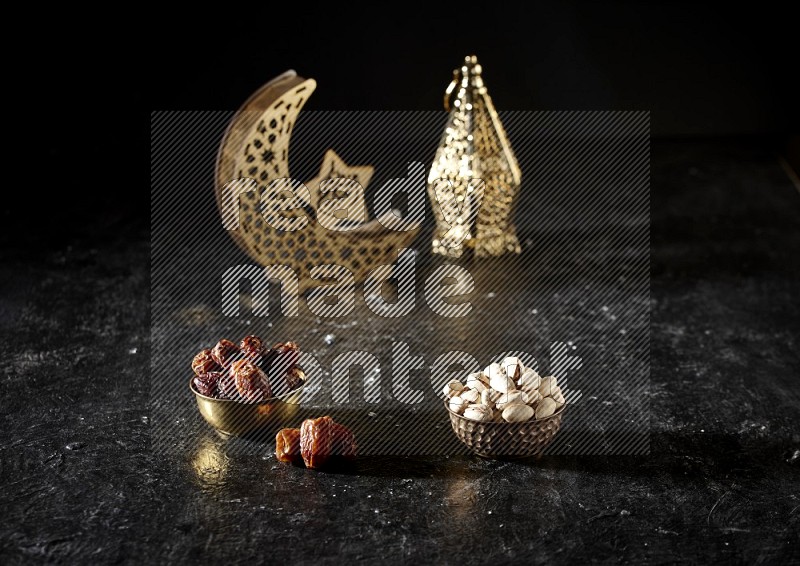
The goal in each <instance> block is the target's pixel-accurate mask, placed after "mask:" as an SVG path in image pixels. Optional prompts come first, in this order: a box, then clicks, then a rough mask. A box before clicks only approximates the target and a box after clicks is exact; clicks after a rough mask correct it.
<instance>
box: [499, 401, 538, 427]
mask: <svg viewBox="0 0 800 566" xmlns="http://www.w3.org/2000/svg"><path fill="white" fill-rule="evenodd" d="M533 414H534V411H533V408H532V407H530V406H528V405H521V404H519V403H514V404H511V405H508V406H507V407H506V408H505V409H503V419H504V420H505V421H506V422H509V423H522V422H525V421H527V420H528V419H530V418H531V417H532V416H533Z"/></svg>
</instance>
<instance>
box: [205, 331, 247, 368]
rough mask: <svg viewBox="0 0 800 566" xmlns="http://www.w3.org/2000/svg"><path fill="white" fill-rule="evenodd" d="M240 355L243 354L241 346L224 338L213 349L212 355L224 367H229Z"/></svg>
mask: <svg viewBox="0 0 800 566" xmlns="http://www.w3.org/2000/svg"><path fill="white" fill-rule="evenodd" d="M239 355H241V352H240V351H239V347H238V346H237V345H236V344H234V343H233V342H231V341H230V340H225V339H224V338H223V339H222V340H220V341H219V342H217V344H216V346H214V347H213V348H212V349H211V357H212V358H214V361H215V362H217V363H218V364H219V365H221V366H222V367H224V368H227V367H228V366H229V365H230V364H231V363H232V362H233V361H234V360H235V359H236V357H237V356H239Z"/></svg>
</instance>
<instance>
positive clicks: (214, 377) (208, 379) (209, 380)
mask: <svg viewBox="0 0 800 566" xmlns="http://www.w3.org/2000/svg"><path fill="white" fill-rule="evenodd" d="M220 377H222V374H221V373H219V372H216V371H210V372H208V373H201V374H200V375H196V376H195V377H194V380H193V382H194V388H195V389H197V392H198V393H200V394H201V395H205V396H206V397H215V396H216V394H217V383H218V382H219V379H220Z"/></svg>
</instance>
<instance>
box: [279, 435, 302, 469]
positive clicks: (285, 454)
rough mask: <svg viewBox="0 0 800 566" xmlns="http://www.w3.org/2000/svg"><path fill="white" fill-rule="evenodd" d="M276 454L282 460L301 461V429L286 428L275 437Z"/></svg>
mask: <svg viewBox="0 0 800 566" xmlns="http://www.w3.org/2000/svg"><path fill="white" fill-rule="evenodd" d="M275 456H276V457H277V458H278V460H279V461H281V462H299V461H301V460H302V456H301V455H300V429H299V428H285V429H283V430H281V431H279V432H278V434H277V436H276V437H275Z"/></svg>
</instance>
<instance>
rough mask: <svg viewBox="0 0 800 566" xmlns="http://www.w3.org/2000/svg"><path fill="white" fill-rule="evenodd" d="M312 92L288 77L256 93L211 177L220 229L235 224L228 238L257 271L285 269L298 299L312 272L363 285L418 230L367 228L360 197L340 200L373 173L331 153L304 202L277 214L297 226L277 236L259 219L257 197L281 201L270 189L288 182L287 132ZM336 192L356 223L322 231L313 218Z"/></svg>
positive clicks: (375, 223)
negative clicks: (335, 273)
mask: <svg viewBox="0 0 800 566" xmlns="http://www.w3.org/2000/svg"><path fill="white" fill-rule="evenodd" d="M316 86H317V83H316V81H315V80H314V79H304V78H302V77H299V76H297V74H296V73H295V72H294V71H287V72H286V73H284V74H282V75H280V76H278V77H276V78H275V79H273V80H271V81H270V82H268V83H267V84H265V85H264V86H262V87H261V88H260V89H258V90H257V91H256V92H255V93H254V94H253V95H252V96H250V98H249V99H248V100H247V101H246V102H245V103H244V104H243V105H242V107H241V108H240V109H239V111H238V112H237V113H236V115H235V116H234V117H233V119H232V120H231V123H230V124H229V126H228V129H227V131H226V132H225V135H224V137H223V139H222V142H221V144H220V148H219V153H218V155H217V163H216V171H215V175H214V180H215V190H216V197H217V205H218V206H219V210H220V214H221V215H222V218H223V223H224V224H225V223H226V222H228V221H231V220H233V219H235V224H236V225H237V226H236V228H235V229H229V232H228V233H229V234H230V236H231V237H232V238H233V240H234V241H235V242H236V243H237V244H238V245H239V247H241V248H242V250H244V251H245V253H247V255H248V256H250V257H251V258H252V259H253V260H255V261H256V262H258V263H259V264H260V265H264V266H269V265H283V266H288V267H290V268H292V270H294V272H295V273H297V274H298V282H299V290H300V291H301V292H302V291H304V290H306V289H309V288H311V287H313V286H315V285H317V284H318V283H319V281H317V280H314V279H312V278H311V277H310V275H309V273H310V271H311V269H312V268H314V267H315V266H318V265H327V264H336V265H340V266H343V267H346V268H347V269H349V270H350V271H351V272H352V273H353V275H354V278H355V280H356V281H363V280H364V279H365V278H366V276H367V274H368V273H369V271H370V270H371V269H372V268H374V267H376V266H378V265H382V264H390V263H392V262H393V261H394V260H395V259H396V258H397V254H398V251H399V250H400V249H402V248H405V247H408V245H409V244H410V243H411V241H412V240H413V239H414V237H415V236H416V235H417V233H418V232H419V225H418V224H411V223H406V225H405V227H406V228H408V229H407V230H405V231H395V230H391V229H389V228H386V227H385V225H388V224H390V222H388V221H384V222H383V223H381V222H379V220H378V219H374V220H372V221H368V222H367V221H366V206H365V204H364V198H363V191H357V192H351V193H350V194H347V190H348V189H347V183H348V182H356V183H358V184H359V185H360V186H361V187H362V188H363V189H364V190H366V188H367V185H368V184H369V181H370V179H371V177H372V174H373V168H372V167H371V166H367V165H364V166H348V165H346V164H345V163H344V161H342V159H340V158H339V157H338V156H337V155H336V153H335V152H333V150H328V151H327V152H326V154H325V155H324V157H323V160H322V165H321V167H320V173H319V175H318V176H317V177H315V178H314V179H312V180H311V181H308V182H307V183H305V186H306V187H307V189H308V193H307V194H306V198H299V200H300V202H298V203H297V206H294V207H292V209H291V210H290V211H289V212H288V213H287V212H284V213H282V217H283V219H284V220H285V219H287V217H288V220H289V223H290V224H291V223H292V221H296V224H295V225H294V226H291V227H290V229H278V228H276V227H275V226H274V225H272V224H271V223H270V222H268V221H267V220H266V219H265V217H264V214H263V211H264V207H262V202H263V201H262V195H264V193H265V192H267V191H272V192H274V195H272V196H275V197H276V199H278V198H283V197H281V194H282V191H281V187H280V186H278V187H277V189H276V188H275V183H273V181H277V180H281V179H286V180H288V179H290V174H289V140H290V138H291V133H292V129H293V127H294V124H295V121H296V120H297V116H298V114H299V113H300V110H301V109H302V108H303V106H304V105H305V103H306V101H307V100H308V98H309V96H311V93H313V92H314V89H315V88H316ZM241 180H247V182H248V183H251V184H252V187H253V189H254V190H247V191H241V188H242V186H241V185H242V181H241ZM284 188H288V187H284ZM342 192H344V193H345V195H344V196H343V197H342V198H343V199H344V200H343V201H342V202H346V204H347V208H348V209H357V210H360V211H361V220H362V222H360V223H358V225H356V226H352V225H348V226H347V227H346V229H345V228H344V227H343V228H341V229H330V228H326V227H325V226H323V225H322V224H321V223H320V222H318V221H317V220H318V217H319V214H318V213H319V212H320V210H321V207H322V206H323V204H324V203H325V202H326V201H329V200H330V199H331V198H332V197H333V195H334V194H336V196H340V195H339V193H342ZM226 227H227V224H226Z"/></svg>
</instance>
